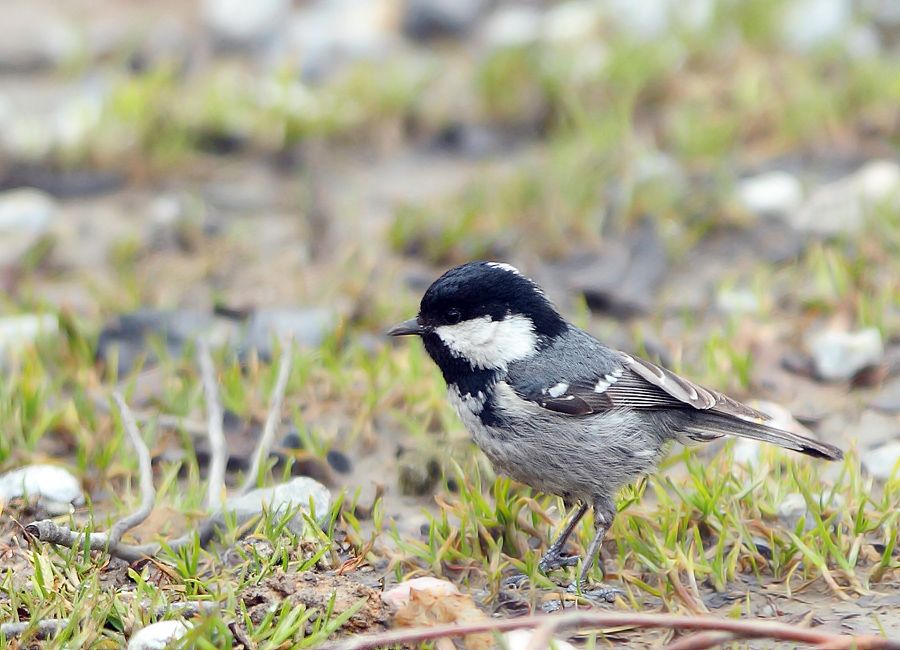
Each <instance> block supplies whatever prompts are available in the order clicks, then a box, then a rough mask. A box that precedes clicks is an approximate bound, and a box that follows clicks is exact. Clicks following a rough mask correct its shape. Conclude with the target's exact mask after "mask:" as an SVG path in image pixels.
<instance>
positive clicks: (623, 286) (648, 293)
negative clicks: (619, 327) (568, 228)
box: [568, 219, 668, 318]
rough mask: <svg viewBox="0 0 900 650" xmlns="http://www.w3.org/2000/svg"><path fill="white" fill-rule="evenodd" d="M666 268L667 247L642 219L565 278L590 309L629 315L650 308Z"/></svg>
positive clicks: (626, 316)
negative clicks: (583, 298) (632, 228)
mask: <svg viewBox="0 0 900 650" xmlns="http://www.w3.org/2000/svg"><path fill="white" fill-rule="evenodd" d="M667 270H668V260H667V257H666V250H665V246H664V245H663V242H662V238H661V237H660V235H659V232H658V230H657V227H656V224H655V223H654V222H653V221H652V220H651V219H645V220H643V221H642V222H641V223H640V224H639V225H638V226H637V227H636V228H635V229H634V230H633V231H631V232H629V233H628V234H626V235H625V236H624V237H622V238H619V239H618V240H616V241H611V242H610V243H609V244H608V245H607V246H605V247H604V248H603V250H602V251H601V252H600V253H599V254H598V255H595V256H592V258H591V259H589V260H586V263H585V264H583V265H582V266H581V268H578V269H574V270H573V271H572V272H571V273H570V274H569V278H568V281H569V282H570V283H571V285H572V287H573V288H574V289H576V290H578V291H580V292H581V293H583V294H584V297H585V300H586V301H587V304H588V307H590V308H591V309H592V310H594V311H598V312H604V313H607V314H609V315H611V316H614V317H616V318H629V317H631V316H634V315H636V314H640V313H644V312H647V311H649V310H651V309H652V308H653V303H654V299H655V297H656V294H657V291H658V290H659V287H660V285H661V284H662V282H663V280H664V279H665V277H666V272H667Z"/></svg>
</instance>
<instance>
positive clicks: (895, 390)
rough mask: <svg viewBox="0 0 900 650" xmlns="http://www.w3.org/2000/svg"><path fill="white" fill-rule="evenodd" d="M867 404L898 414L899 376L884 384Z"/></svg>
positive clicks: (899, 410)
mask: <svg viewBox="0 0 900 650" xmlns="http://www.w3.org/2000/svg"><path fill="white" fill-rule="evenodd" d="M869 406H871V407H872V408H873V409H876V410H878V411H881V412H882V413H887V414H889V415H898V414H900V378H897V379H894V380H893V381H890V382H888V383H887V384H885V385H884V386H883V387H882V388H881V390H879V391H878V393H877V394H876V395H875V397H874V398H872V401H871V402H869Z"/></svg>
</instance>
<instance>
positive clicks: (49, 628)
mask: <svg viewBox="0 0 900 650" xmlns="http://www.w3.org/2000/svg"><path fill="white" fill-rule="evenodd" d="M67 623H68V621H64V620H62V619H58V618H46V619H42V620H40V621H22V622H21V623H3V624H2V625H0V637H3V638H4V639H7V640H9V639H14V638H17V637H20V636H22V635H23V634H24V633H25V632H27V631H28V630H30V629H32V628H37V635H38V637H39V638H41V639H46V638H48V637H51V636H53V635H55V634H56V633H57V632H59V631H60V630H61V629H62V628H64V627H65V626H66V624H67Z"/></svg>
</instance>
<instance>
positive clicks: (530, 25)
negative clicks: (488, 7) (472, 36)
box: [481, 5, 542, 50]
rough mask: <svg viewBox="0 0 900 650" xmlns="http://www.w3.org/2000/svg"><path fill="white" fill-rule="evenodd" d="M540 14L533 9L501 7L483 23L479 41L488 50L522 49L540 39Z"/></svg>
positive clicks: (517, 6) (518, 6)
mask: <svg viewBox="0 0 900 650" xmlns="http://www.w3.org/2000/svg"><path fill="white" fill-rule="evenodd" d="M541 19H542V16H541V13H540V12H539V11H538V10H537V9H534V8H533V7H527V6H521V5H503V6H501V7H498V8H497V10H496V11H494V12H493V13H492V14H491V15H490V16H489V17H488V19H487V20H486V21H485V23H484V26H483V28H482V30H481V40H482V42H483V43H484V46H485V48H486V49H488V50H495V49H504V48H513V47H522V46H525V45H530V44H532V43H536V42H537V41H538V40H539V39H540V37H541Z"/></svg>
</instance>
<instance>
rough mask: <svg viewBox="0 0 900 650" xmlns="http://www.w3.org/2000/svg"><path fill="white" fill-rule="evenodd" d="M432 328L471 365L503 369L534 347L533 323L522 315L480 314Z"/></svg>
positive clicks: (529, 352) (524, 355)
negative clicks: (476, 316) (453, 323)
mask: <svg viewBox="0 0 900 650" xmlns="http://www.w3.org/2000/svg"><path fill="white" fill-rule="evenodd" d="M434 331H435V333H436V334H437V335H438V336H439V337H440V338H441V341H443V342H444V345H446V346H447V348H448V349H449V350H450V351H451V352H452V353H453V354H454V355H455V356H457V357H460V358H463V359H466V360H467V361H468V362H469V363H470V364H472V367H474V368H492V369H501V368H502V369H505V368H506V367H507V366H508V365H509V364H510V363H512V362H513V361H518V360H520V359H524V358H526V357H529V356H531V355H532V354H534V352H535V351H536V350H537V335H536V334H535V333H534V324H533V323H532V322H531V319H530V318H528V317H526V316H522V315H515V316H507V317H506V318H504V319H503V320H491V318H490V316H482V317H481V318H473V319H471V320H467V321H463V322H462V323H457V324H456V325H441V326H440V327H436V328H435V330H434Z"/></svg>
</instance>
